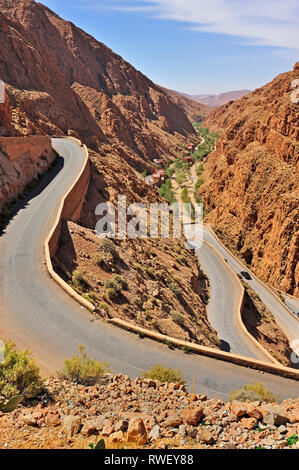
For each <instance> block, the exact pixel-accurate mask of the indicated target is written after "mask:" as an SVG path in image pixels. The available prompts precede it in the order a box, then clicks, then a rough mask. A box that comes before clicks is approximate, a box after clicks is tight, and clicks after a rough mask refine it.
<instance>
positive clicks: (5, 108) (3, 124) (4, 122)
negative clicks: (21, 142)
mask: <svg viewBox="0 0 299 470" xmlns="http://www.w3.org/2000/svg"><path fill="white" fill-rule="evenodd" d="M2 86H3V87H4V84H2V83H1V82H0V87H2ZM2 94H3V95H4V96H3V97H4V102H2ZM0 98H1V101H0V136H9V135H14V130H13V127H12V125H11V120H12V112H11V108H10V105H9V98H8V95H7V93H6V92H5V91H4V90H2V89H1V88H0Z"/></svg>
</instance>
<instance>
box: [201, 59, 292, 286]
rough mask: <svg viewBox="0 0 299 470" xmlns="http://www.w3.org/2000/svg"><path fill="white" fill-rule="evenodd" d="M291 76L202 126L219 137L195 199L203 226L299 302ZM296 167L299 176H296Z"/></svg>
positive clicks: (225, 109)
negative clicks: (202, 208)
mask: <svg viewBox="0 0 299 470" xmlns="http://www.w3.org/2000/svg"><path fill="white" fill-rule="evenodd" d="M298 77H299V63H297V64H296V65H295V67H294V70H293V71H292V72H288V73H284V74H282V75H279V76H278V77H276V78H275V79H274V80H273V81H272V82H271V83H268V84H267V85H265V86H264V87H262V88H260V89H257V90H255V91H254V92H252V93H250V94H249V95H247V96H245V97H243V98H241V99H239V100H238V101H235V102H234V103H229V104H227V105H225V106H223V107H221V108H219V109H217V110H216V111H214V112H213V113H212V114H211V115H210V116H209V117H208V119H207V120H206V123H205V125H206V126H207V127H208V128H209V129H210V130H212V131H215V130H217V131H218V133H219V134H220V135H221V138H220V141H218V143H217V150H216V151H215V152H213V153H212V154H210V156H209V158H208V162H207V164H206V171H205V175H204V181H205V184H204V185H203V186H202V188H201V190H200V192H201V193H202V194H203V195H204V199H205V202H206V204H207V207H208V209H209V214H208V216H207V220H208V221H209V222H210V223H211V224H213V225H214V226H215V227H216V229H217V230H218V233H219V234H220V236H221V237H222V239H223V240H225V242H226V243H227V244H228V245H229V246H231V247H232V248H233V249H235V250H236V252H238V253H239V254H240V255H241V256H242V258H243V259H244V260H245V261H246V262H247V263H248V265H250V267H251V268H252V269H253V271H254V272H255V273H256V274H257V275H258V276H259V277H260V278H262V279H263V280H264V281H266V282H268V283H269V284H270V285H272V286H275V287H277V288H280V289H282V290H284V291H285V292H288V293H291V294H295V295H299V263H298V253H299V250H298V248H299V231H298V195H299V192H298V189H299V188H298V172H297V171H298V160H299V150H298V149H299V146H298V138H299V127H298V122H299V121H298V118H299V113H298V105H296V104H294V103H293V102H292V101H291V92H292V88H291V83H292V81H293V80H294V79H296V78H298ZM296 166H297V171H296Z"/></svg>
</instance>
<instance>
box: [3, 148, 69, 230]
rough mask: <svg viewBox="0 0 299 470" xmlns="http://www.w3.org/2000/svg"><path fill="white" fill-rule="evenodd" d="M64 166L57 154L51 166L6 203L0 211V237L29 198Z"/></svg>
mask: <svg viewBox="0 0 299 470" xmlns="http://www.w3.org/2000/svg"><path fill="white" fill-rule="evenodd" d="M63 167H64V159H63V158H62V157H60V156H58V155H57V157H56V158H55V160H54V161H53V163H52V165H51V167H50V168H49V170H48V171H47V172H46V173H43V174H39V175H37V177H36V178H34V179H33V180H32V181H31V182H30V183H29V184H27V186H26V187H25V188H24V189H23V190H22V193H20V194H19V195H18V196H17V197H16V198H15V199H14V200H13V201H10V202H9V203H7V204H6V205H5V206H4V208H3V209H2V211H1V212H0V237H1V236H3V235H4V234H5V233H6V229H7V227H8V225H9V224H10V222H11V221H12V220H13V219H14V218H15V217H16V215H17V214H18V213H19V212H20V210H22V209H25V208H26V207H27V206H28V204H29V202H30V201H31V199H33V198H35V197H36V196H38V195H39V194H41V193H42V192H43V191H44V189H45V188H46V187H47V186H48V185H49V184H50V183H51V182H52V181H53V180H54V179H55V178H56V176H57V175H58V174H59V173H60V171H61V170H62V169H63Z"/></svg>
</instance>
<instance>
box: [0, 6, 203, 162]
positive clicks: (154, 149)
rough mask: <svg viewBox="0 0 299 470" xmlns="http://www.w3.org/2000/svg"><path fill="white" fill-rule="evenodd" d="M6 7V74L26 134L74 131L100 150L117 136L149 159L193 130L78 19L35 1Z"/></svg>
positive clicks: (17, 121)
mask: <svg viewBox="0 0 299 470" xmlns="http://www.w3.org/2000/svg"><path fill="white" fill-rule="evenodd" d="M0 6H1V12H2V14H1V16H0V25H1V30H0V38H1V45H2V54H1V58H0V77H1V78H2V80H4V81H5V82H6V83H7V89H8V93H9V95H10V98H11V102H12V105H13V108H14V109H15V110H16V111H18V112H16V113H14V117H13V124H14V127H15V128H16V129H18V130H19V131H20V132H21V133H22V134H28V133H41V132H43V133H47V134H55V133H56V134H61V133H66V132H67V131H68V130H69V129H72V130H74V131H75V132H77V133H78V134H79V135H80V136H81V137H82V138H84V140H85V142H86V143H87V144H89V145H90V146H92V147H93V148H95V149H98V148H99V147H100V146H101V144H102V143H103V142H111V139H115V138H116V139H117V141H118V142H119V143H120V144H121V145H122V146H123V147H124V148H125V149H126V151H127V152H128V153H132V152H133V153H134V154H135V156H136V158H139V159H142V160H147V159H151V158H152V157H154V156H155V154H156V153H158V154H159V153H160V154H161V153H164V152H167V153H168V154H169V155H171V154H172V151H173V150H175V147H176V143H178V142H179V140H180V138H182V136H187V135H188V134H192V133H194V130H193V127H192V125H191V123H190V121H189V120H188V118H187V116H186V114H185V112H184V110H183V109H182V108H181V107H179V106H178V105H177V104H176V103H175V102H174V101H172V100H171V99H170V97H169V95H168V94H167V93H166V92H164V91H163V90H162V89H161V88H159V87H158V86H156V85H155V84H154V83H152V82H151V81H150V80H149V79H148V78H147V77H145V76H144V75H143V74H142V73H140V72H138V71H137V70H135V69H134V68H133V67H132V66H131V65H130V64H129V63H127V62H125V61H124V60H123V59H122V58H121V57H120V56H118V55H116V54H114V53H113V52H112V51H111V50H110V49H108V48H107V47H106V46H104V45H103V44H101V43H99V42H98V41H96V40H95V39H94V38H92V37H91V36H89V35H88V34H87V33H85V32H84V31H82V30H80V29H79V28H77V27H76V26H74V24H72V23H69V22H67V21H64V20H62V19H61V18H59V17H58V16H57V15H56V14H55V13H53V12H52V11H50V10H49V9H48V8H46V7H44V6H43V5H41V4H38V3H35V2H34V1H32V0H23V1H21V2H17V3H16V2H14V1H11V0H1V1H0ZM170 136H171V137H172V138H171V140H170V139H169V137H170ZM165 144H166V145H165Z"/></svg>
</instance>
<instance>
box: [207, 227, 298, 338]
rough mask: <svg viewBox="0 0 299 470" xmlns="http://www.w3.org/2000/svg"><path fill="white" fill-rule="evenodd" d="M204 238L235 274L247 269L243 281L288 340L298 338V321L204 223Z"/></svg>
mask: <svg viewBox="0 0 299 470" xmlns="http://www.w3.org/2000/svg"><path fill="white" fill-rule="evenodd" d="M203 230H204V240H205V241H207V242H208V243H210V244H211V245H212V246H213V247H214V248H215V249H216V250H217V252H218V253H219V254H220V255H221V256H222V257H223V258H224V259H226V260H227V263H228V265H229V266H230V267H231V268H232V270H233V271H234V272H235V273H236V274H240V272H241V271H247V272H249V273H250V274H251V277H252V279H251V280H246V281H245V282H246V283H247V284H248V285H249V286H250V287H251V288H252V289H253V290H254V291H255V292H256V293H257V294H258V295H259V297H260V299H261V300H262V302H263V303H264V304H265V305H266V307H268V309H269V310H270V312H271V313H272V314H273V316H274V318H275V319H276V321H277V323H279V324H280V326H281V328H282V329H283V330H284V332H285V334H286V336H287V337H288V339H289V341H290V342H291V341H293V340H295V339H298V338H299V321H298V319H297V318H296V317H295V315H293V314H292V313H290V311H289V310H288V309H287V308H286V307H285V306H284V305H283V303H282V302H280V301H279V300H278V299H277V297H276V296H275V295H274V294H273V293H272V291H271V290H270V289H267V288H266V287H265V286H264V284H263V283H262V282H261V281H260V280H259V279H258V278H257V277H256V276H254V274H253V273H251V272H250V271H249V270H248V269H247V268H244V266H243V265H242V263H241V262H240V261H238V260H237V259H236V258H235V257H234V256H233V255H232V254H231V253H230V252H229V251H228V250H227V249H226V248H225V247H224V246H223V245H222V244H221V243H220V242H219V241H218V239H217V237H216V236H215V234H214V233H213V231H212V230H211V229H210V228H209V227H208V226H207V225H204V229H203Z"/></svg>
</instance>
